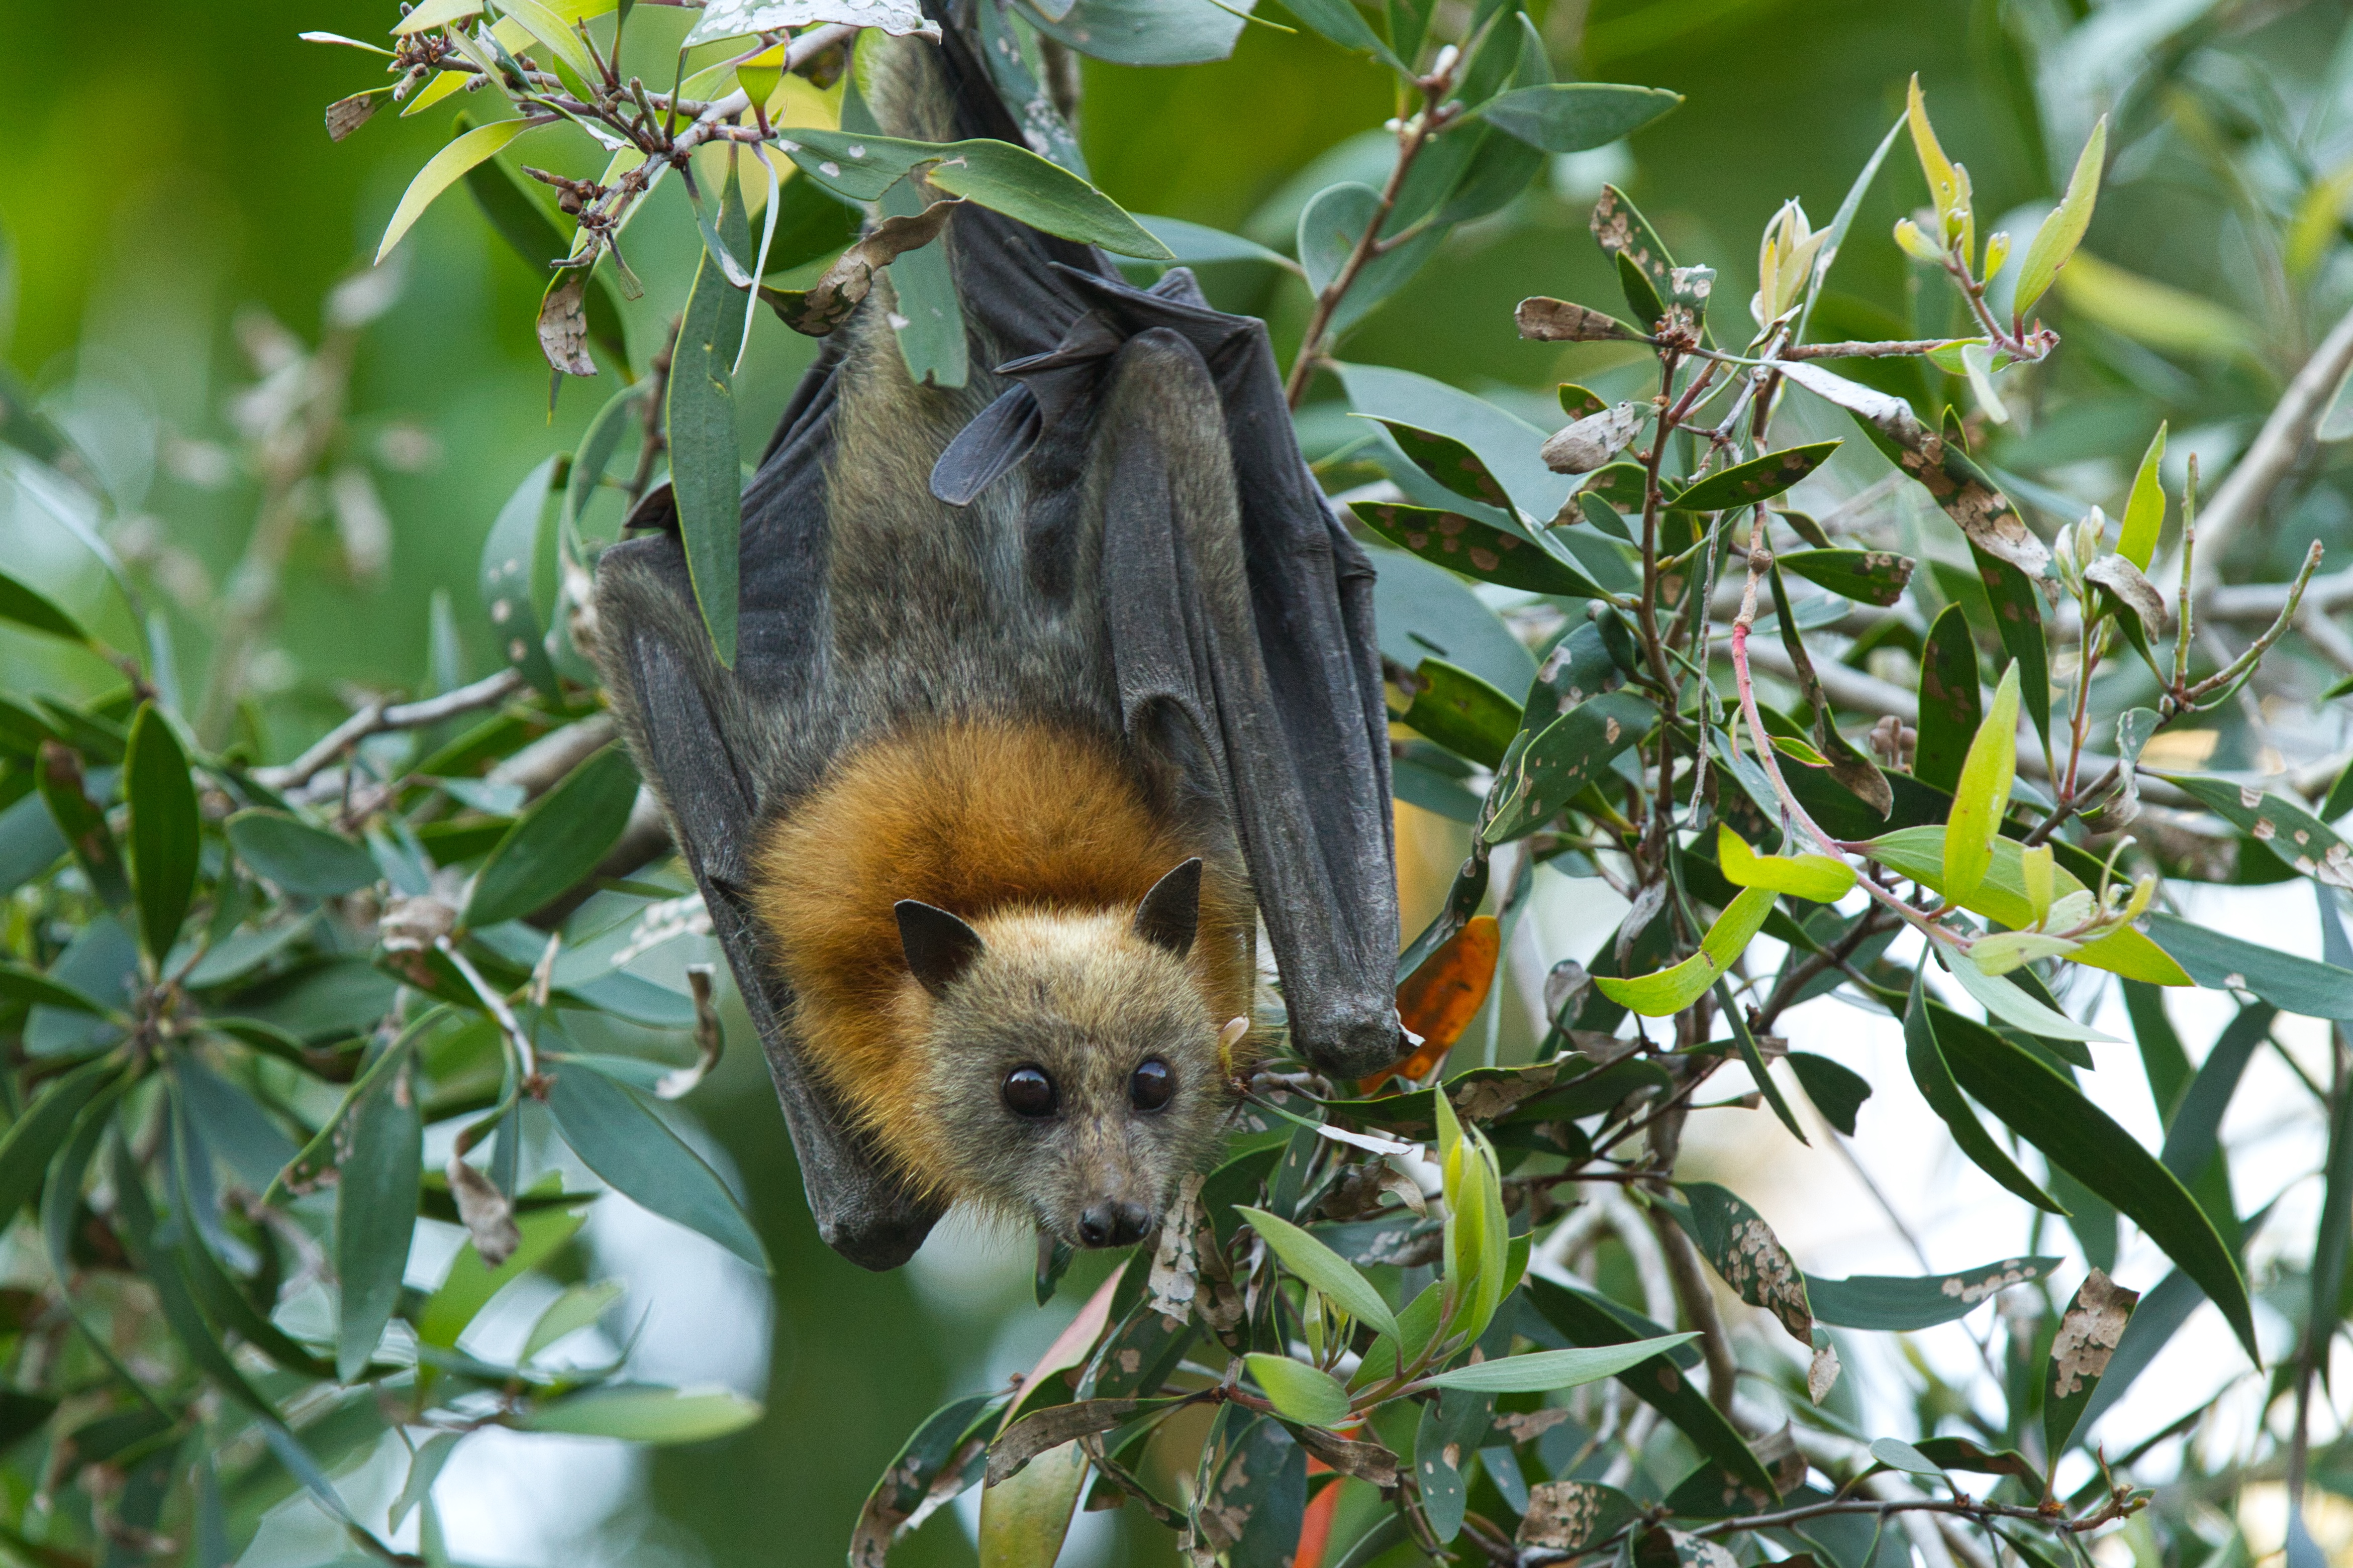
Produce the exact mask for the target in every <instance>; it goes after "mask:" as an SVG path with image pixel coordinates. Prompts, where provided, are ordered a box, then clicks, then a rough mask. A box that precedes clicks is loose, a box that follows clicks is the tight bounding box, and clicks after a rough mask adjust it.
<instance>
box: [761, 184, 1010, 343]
mask: <svg viewBox="0 0 2353 1568" xmlns="http://www.w3.org/2000/svg"><path fill="white" fill-rule="evenodd" d="M962 205H964V198H963V197H961V196H953V197H950V198H949V199H947V200H946V201H938V202H934V203H933V204H932V205H929V206H927V207H925V208H924V209H923V211H922V212H920V213H915V214H913V215H911V216H898V217H886V218H884V219H883V220H882V221H881V223H878V224H876V225H875V226H874V227H873V229H872V231H871V232H870V233H869V234H868V235H867V236H866V237H864V238H863V239H860V241H859V242H858V243H857V244H855V245H853V246H851V247H849V249H847V250H845V251H843V252H842V253H841V255H840V257H839V258H838V259H837V260H836V261H835V262H834V264H833V265H832V266H831V267H828V268H826V271H825V276H824V277H822V278H820V279H818V280H817V283H816V285H815V287H813V288H810V289H771V288H769V287H768V286H767V285H766V284H765V283H763V284H761V285H760V298H761V299H762V300H765V301H766V302H767V305H768V308H769V309H770V310H774V311H776V315H777V317H778V318H779V319H780V320H782V321H784V323H785V325H786V326H788V327H790V328H792V330H793V331H797V332H799V333H802V334H804V335H805V336H807V337H812V338H821V337H824V336H825V335H826V334H827V333H828V332H830V331H833V330H834V329H835V328H836V327H839V325H841V323H842V322H844V321H848V320H849V313H850V312H851V311H852V310H856V309H858V307H859V305H860V303H861V302H862V301H863V300H865V298H866V296H867V293H868V291H869V290H871V289H872V288H873V287H874V274H876V273H877V272H880V271H881V269H882V268H885V267H888V266H890V265H891V263H892V262H893V261H895V260H897V259H898V258H900V257H902V256H903V255H905V254H906V253H907V252H908V251H911V250H914V249H917V248H919V247H923V246H926V245H929V244H931V243H932V241H934V239H937V238H938V237H940V231H941V230H942V229H944V228H945V227H946V226H947V221H948V219H949V218H950V217H952V216H955V209H956V208H958V207H960V206H962Z"/></svg>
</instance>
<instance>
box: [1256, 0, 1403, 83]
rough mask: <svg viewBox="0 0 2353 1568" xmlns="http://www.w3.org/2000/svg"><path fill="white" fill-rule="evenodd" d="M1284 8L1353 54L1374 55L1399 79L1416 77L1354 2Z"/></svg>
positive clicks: (1309, 0) (1307, 0) (1308, 2)
mask: <svg viewBox="0 0 2353 1568" xmlns="http://www.w3.org/2000/svg"><path fill="white" fill-rule="evenodd" d="M1283 9H1284V10H1286V11H1288V12H1290V13H1291V14H1292V15H1293V16H1296V17H1298V18H1299V20H1300V21H1301V22H1302V23H1303V25H1305V26H1309V27H1312V28H1314V30H1315V31H1316V32H1318V33H1321V34H1322V35H1323V36H1324V37H1326V38H1329V39H1330V40H1331V41H1332V42H1334V43H1335V44H1337V45H1339V46H1340V47H1342V48H1344V49H1346V50H1347V51H1348V52H1349V53H1351V54H1357V55H1370V56H1371V57H1372V58H1375V59H1377V60H1378V61H1380V63H1381V64H1383V65H1385V66H1387V67H1388V68H1389V69H1391V70H1393V71H1395V72H1397V73H1398V75H1399V76H1403V77H1409V76H1411V75H1412V74H1413V72H1412V70H1411V69H1410V68H1408V66H1407V65H1406V63H1405V62H1404V61H1403V60H1401V59H1399V58H1398V57H1397V51H1396V50H1394V49H1392V48H1390V47H1389V46H1388V41H1387V40H1386V39H1384V38H1383V37H1381V36H1380V35H1379V34H1378V33H1376V32H1374V31H1373V27H1372V24H1371V23H1369V22H1367V21H1366V20H1365V18H1364V15H1363V13H1361V12H1359V11H1358V10H1357V9H1356V5H1355V3H1354V0H1299V3H1298V4H1297V5H1288V4H1286V5H1284V6H1283Z"/></svg>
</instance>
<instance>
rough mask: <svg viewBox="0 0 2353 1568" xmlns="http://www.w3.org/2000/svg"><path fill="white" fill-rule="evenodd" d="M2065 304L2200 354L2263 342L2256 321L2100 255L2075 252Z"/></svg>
mask: <svg viewBox="0 0 2353 1568" xmlns="http://www.w3.org/2000/svg"><path fill="white" fill-rule="evenodd" d="M2059 292H2060V293H2062V294H2063V295H2064V296H2066V300H2067V308H2068V309H2069V310H2072V311H2073V312H2074V313H2075V314H2076V315H2078V316H2081V317H2083V318H2084V319H2085V320H2087V321H2094V322H2097V323H2098V324H2099V325H2101V326H2103V327H2106V328H2108V329H2109V330H2110V331H2117V332H2121V333H2123V334H2124V335H2125V336H2126V337H2128V338H2130V339H2132V340H2133V341H2134V342H2141V343H2146V344H2147V345H2148V346H2149V347H2150V348H2153V349H2163V350H2166V351H2167V352H2168V353H2180V354H2192V355H2196V356H2198V357H2200V358H2202V359H2219V360H2229V359H2248V358H2251V357H2253V355H2254V354H2255V353H2256V352H2257V350H2258V348H2259V347H2260V345H2261V343H2262V342H2263V334H2262V333H2261V332H2259V331H2257V330H2256V328H2255V325H2254V323H2253V322H2252V321H2248V320H2247V318H2246V317H2244V316H2242V315H2241V314H2239V313H2238V312H2237V311H2236V310H2232V309H2230V308H2229V307H2228V306H2225V305H2218V304H2216V303H2215V302H2214V301H2213V300H2209V299H2207V298H2206V297H2205V296H2203V295H2200V294H2192V293H2190V292H2189V290H2188V289H2176V288H2174V287H2173V286H2172V285H2171V284H2169V283H2159V282H2158V280H2157V279H2154V278H2145V277H2143V276H2142V275H2141V274H2139V273H2137V272H2128V271H2126V269H2125V268H2121V267H2118V266H2116V265H2115V264H2114V263H2112V262H2106V261H2103V260H2101V259H2100V258H2098V257H2096V256H2094V255H2093V254H2092V253H2091V252H2090V251H2088V250H2087V251H2084V252H2083V253H2082V254H2081V255H2079V256H2077V257H2076V258H2075V260H2074V263H2073V265H2072V266H2070V267H2069V268H2067V270H2066V272H2065V273H2064V274H2063V276H2062V277H2061V279H2060V281H2059Z"/></svg>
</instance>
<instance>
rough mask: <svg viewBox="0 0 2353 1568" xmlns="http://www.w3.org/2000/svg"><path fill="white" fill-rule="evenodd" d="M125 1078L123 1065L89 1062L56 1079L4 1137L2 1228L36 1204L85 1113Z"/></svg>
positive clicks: (0, 1139) (0, 1152)
mask: <svg viewBox="0 0 2353 1568" xmlns="http://www.w3.org/2000/svg"><path fill="white" fill-rule="evenodd" d="M121 1076H122V1067H121V1064H120V1063H118V1062H114V1061H110V1060H107V1059H104V1058H100V1060H98V1061H93V1062H84V1063H83V1064H82V1065H81V1066H79V1067H78V1068H74V1069H73V1070H72V1071H70V1072H68V1073H64V1074H62V1075H60V1076H59V1077H58V1078H56V1079H51V1080H50V1082H49V1083H48V1085H47V1087H46V1088H44V1089H42V1090H41V1092H40V1093H39V1094H38V1095H37V1097H36V1098H35V1099H34V1100H33V1103H32V1104H31V1105H30V1106H29V1107H27V1108H26V1110H25V1113H24V1114H23V1115H21V1116H19V1117H17V1118H16V1121H13V1122H11V1123H10V1124H9V1127H8V1131H7V1132H6V1133H5V1135H0V1224H5V1223H7V1222H8V1221H10V1220H13V1219H15V1218H16V1211H17V1210H19V1209H21V1208H23V1207H24V1206H25V1205H26V1202H28V1201H29V1200H30V1199H31V1197H32V1195H33V1192H34V1189H35V1188H37V1187H38V1186H39V1185H40V1184H41V1173H42V1172H44V1171H46V1170H47V1169H48V1165H49V1161H50V1159H51V1157H52V1156H54V1155H55V1154H56V1153H57V1152H58V1149H59V1147H61V1146H62V1145H63V1144H64V1142H65V1141H66V1134H67V1133H68V1132H69V1131H71V1130H72V1128H73V1124H74V1119H75V1118H76V1117H78V1116H79V1115H80V1114H81V1112H82V1109H83V1108H84V1107H85V1106H87V1105H89V1104H90V1101H91V1100H95V1099H97V1098H98V1096H99V1094H100V1091H101V1090H103V1089H106V1088H107V1087H108V1086H109V1085H110V1084H111V1083H113V1082H114V1081H115V1080H116V1079H119V1078H121Z"/></svg>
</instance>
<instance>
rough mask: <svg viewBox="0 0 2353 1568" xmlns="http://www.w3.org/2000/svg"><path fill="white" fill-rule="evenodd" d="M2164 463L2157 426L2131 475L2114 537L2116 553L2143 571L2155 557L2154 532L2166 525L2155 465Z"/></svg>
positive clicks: (2162, 433) (2162, 488)
mask: <svg viewBox="0 0 2353 1568" xmlns="http://www.w3.org/2000/svg"><path fill="white" fill-rule="evenodd" d="M2164 461H2165V424H2164V422H2163V421H2162V420H2160V421H2159V422H2158V426H2157V439H2155V440H2153V441H2151V442H2150V443H2149V444H2148V450H2147V452H2146V453H2144V454H2142V457H2141V460H2140V471H2139V472H2138V473H2137V474H2135V475H2133V487H2132V495H2131V497H2130V498H2129V499H2128V500H2126V502H2125V518H2124V524H2123V531H2121V532H2120V533H2119V534H2118V535H2117V536H2116V553H2117V554H2119V555H2121V556H2123V557H2124V558H2125V559H2126V560H2127V561H2129V562H2131V563H2133V564H2134V565H2135V566H2137V567H2138V568H2140V569H2141V570H2142V571H2144V572H2146V571H2147V570H2148V563H2149V562H2150V560H2151V559H2152V558H2153V557H2155V555H2156V554H2157V531H2158V529H2159V528H2161V527H2162V526H2164V523H2165V481H2164V480H2162V479H2159V478H2158V471H2157V470H2158V464H2160V463H2162V462H2164Z"/></svg>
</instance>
